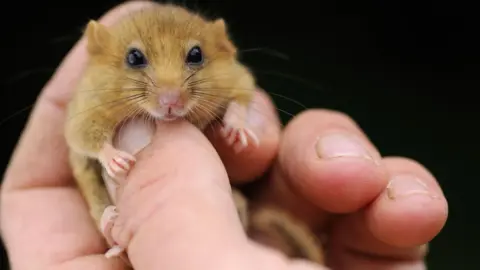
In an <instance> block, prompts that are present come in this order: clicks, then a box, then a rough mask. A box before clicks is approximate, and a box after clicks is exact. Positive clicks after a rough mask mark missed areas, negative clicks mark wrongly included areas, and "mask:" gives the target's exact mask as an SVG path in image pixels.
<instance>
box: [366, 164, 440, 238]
mask: <svg viewBox="0 0 480 270" xmlns="http://www.w3.org/2000/svg"><path fill="white" fill-rule="evenodd" d="M384 162H385V164H386V166H387V168H388V169H389V171H390V174H391V175H392V177H391V179H390V182H389V185H388V187H387V188H386V189H385V190H384V191H383V192H382V194H381V195H380V196H379V197H378V198H377V199H376V200H375V201H374V202H373V203H372V205H371V206H370V208H369V209H367V212H366V217H367V224H368V226H369V228H370V230H371V231H372V234H374V235H375V236H376V237H377V238H378V239H380V240H382V241H384V242H386V243H388V244H390V245H393V246H398V247H411V246H417V245H422V244H425V243H427V242H429V241H431V240H432V239H433V238H434V237H435V236H436V235H437V234H438V233H440V231H441V230H442V229H443V227H444V226H445V224H446V221H447V217H448V203H447V200H446V199H445V197H444V195H443V192H442V191H441V189H440V187H439V186H438V183H437V182H436V180H435V178H434V177H433V176H432V174H431V173H430V172H428V171H427V170H426V169H425V168H424V167H423V166H422V165H420V164H418V163H417V162H415V161H413V160H410V159H406V158H386V159H385V161H384Z"/></svg>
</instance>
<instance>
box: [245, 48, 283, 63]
mask: <svg viewBox="0 0 480 270" xmlns="http://www.w3.org/2000/svg"><path fill="white" fill-rule="evenodd" d="M239 52H240V53H246V52H247V53H248V52H264V53H266V54H268V55H271V56H274V57H277V58H280V59H283V60H290V57H289V56H288V55H287V54H285V53H282V52H279V51H277V50H274V49H271V48H266V47H258V48H250V49H242V50H239Z"/></svg>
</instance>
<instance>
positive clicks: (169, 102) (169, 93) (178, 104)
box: [158, 89, 185, 108]
mask: <svg viewBox="0 0 480 270" xmlns="http://www.w3.org/2000/svg"><path fill="white" fill-rule="evenodd" d="M158 102H159V104H160V106H162V107H175V108H183V107H184V105H185V104H184V103H185V102H184V100H183V97H182V95H181V92H180V90H177V89H168V90H166V91H162V92H161V93H160V94H159V95H158Z"/></svg>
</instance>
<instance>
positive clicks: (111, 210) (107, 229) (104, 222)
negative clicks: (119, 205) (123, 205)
mask: <svg viewBox="0 0 480 270" xmlns="http://www.w3.org/2000/svg"><path fill="white" fill-rule="evenodd" d="M117 216H118V213H117V209H116V207H115V206H113V205H112V206H108V207H107V208H105V211H104V212H103V215H102V218H101V219H100V230H101V232H102V234H103V236H104V237H105V239H106V240H107V242H108V244H109V245H110V246H111V248H110V249H109V250H108V251H107V252H106V253H105V257H107V258H111V257H117V256H121V255H122V254H123V252H124V251H125V249H124V248H122V247H120V246H119V245H117V244H116V242H115V240H114V239H113V237H112V228H113V225H114V223H115V219H116V218H117Z"/></svg>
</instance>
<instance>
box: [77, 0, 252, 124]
mask: <svg viewBox="0 0 480 270" xmlns="http://www.w3.org/2000/svg"><path fill="white" fill-rule="evenodd" d="M86 37H87V44H88V45H87V50H88V53H89V55H90V58H91V61H92V63H95V64H96V66H97V67H100V70H99V72H102V73H105V74H107V73H108V74H111V75H112V76H109V78H113V79H112V80H113V81H111V82H109V83H110V84H114V85H115V87H117V88H122V89H123V90H122V91H117V92H118V95H122V96H128V95H131V96H132V99H135V97H138V96H141V97H139V98H138V99H136V100H137V101H138V102H134V104H136V105H138V106H139V107H140V108H141V109H142V110H143V111H144V112H146V113H148V114H149V115H150V116H153V117H155V118H157V119H163V120H174V119H177V118H179V117H187V118H190V120H193V121H195V118H196V117H208V116H211V117H214V115H213V114H215V113H217V111H218V110H219V109H221V107H222V106H224V105H223V104H224V103H225V102H227V101H228V98H229V97H230V94H231V91H234V89H236V88H241V85H244V84H245V83H242V82H245V80H247V81H248V80H251V77H250V76H249V73H248V72H247V71H246V70H245V69H244V68H243V67H242V66H241V65H240V64H239V63H238V62H237V60H236V48H235V46H234V45H233V43H232V42H231V41H230V39H229V37H228V34H227V30H226V26H225V22H224V20H223V19H216V20H211V21H209V20H206V19H204V18H203V17H201V16H200V15H197V14H193V13H191V12H189V11H187V10H185V9H183V8H180V7H176V6H172V5H161V6H158V7H154V8H149V9H145V10H141V11H137V12H135V13H133V14H131V15H130V16H129V17H127V18H125V19H123V20H122V21H121V22H119V23H118V24H116V25H114V26H112V27H109V28H107V27H106V26H104V25H101V24H100V23H98V22H96V21H90V22H89V23H88V25H87V29H86Z"/></svg>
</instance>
